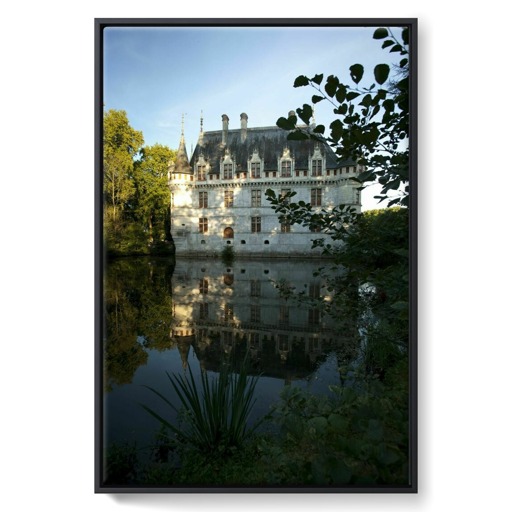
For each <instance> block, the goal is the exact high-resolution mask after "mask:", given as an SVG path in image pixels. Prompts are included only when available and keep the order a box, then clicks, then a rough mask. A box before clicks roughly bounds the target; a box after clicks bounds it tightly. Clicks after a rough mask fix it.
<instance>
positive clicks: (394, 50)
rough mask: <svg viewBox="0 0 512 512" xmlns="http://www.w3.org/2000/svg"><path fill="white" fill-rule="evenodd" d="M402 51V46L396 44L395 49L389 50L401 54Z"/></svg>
mask: <svg viewBox="0 0 512 512" xmlns="http://www.w3.org/2000/svg"><path fill="white" fill-rule="evenodd" d="M402 50H403V48H402V45H400V44H395V46H393V48H391V50H389V51H390V52H401V51H402Z"/></svg>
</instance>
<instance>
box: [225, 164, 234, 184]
mask: <svg viewBox="0 0 512 512" xmlns="http://www.w3.org/2000/svg"><path fill="white" fill-rule="evenodd" d="M223 170H224V174H223V177H224V179H225V180H232V179H233V164H232V163H227V164H224V169H223Z"/></svg>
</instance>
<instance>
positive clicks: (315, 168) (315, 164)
mask: <svg viewBox="0 0 512 512" xmlns="http://www.w3.org/2000/svg"><path fill="white" fill-rule="evenodd" d="M311 176H322V160H318V159H315V160H311Z"/></svg>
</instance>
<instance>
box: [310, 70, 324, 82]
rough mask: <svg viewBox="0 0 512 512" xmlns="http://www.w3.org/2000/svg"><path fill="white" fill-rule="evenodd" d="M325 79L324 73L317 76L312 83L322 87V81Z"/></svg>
mask: <svg viewBox="0 0 512 512" xmlns="http://www.w3.org/2000/svg"><path fill="white" fill-rule="evenodd" d="M323 79H324V75H323V73H320V74H319V75H315V76H314V77H313V78H312V79H311V81H312V82H315V84H317V85H320V84H321V83H322V80H323Z"/></svg>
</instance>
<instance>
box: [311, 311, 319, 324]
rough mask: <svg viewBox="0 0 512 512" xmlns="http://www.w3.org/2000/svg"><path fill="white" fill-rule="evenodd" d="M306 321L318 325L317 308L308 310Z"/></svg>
mask: <svg viewBox="0 0 512 512" xmlns="http://www.w3.org/2000/svg"><path fill="white" fill-rule="evenodd" d="M308 322H309V324H310V325H318V324H319V323H320V310H319V309H318V308H313V309H310V310H309V311H308Z"/></svg>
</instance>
